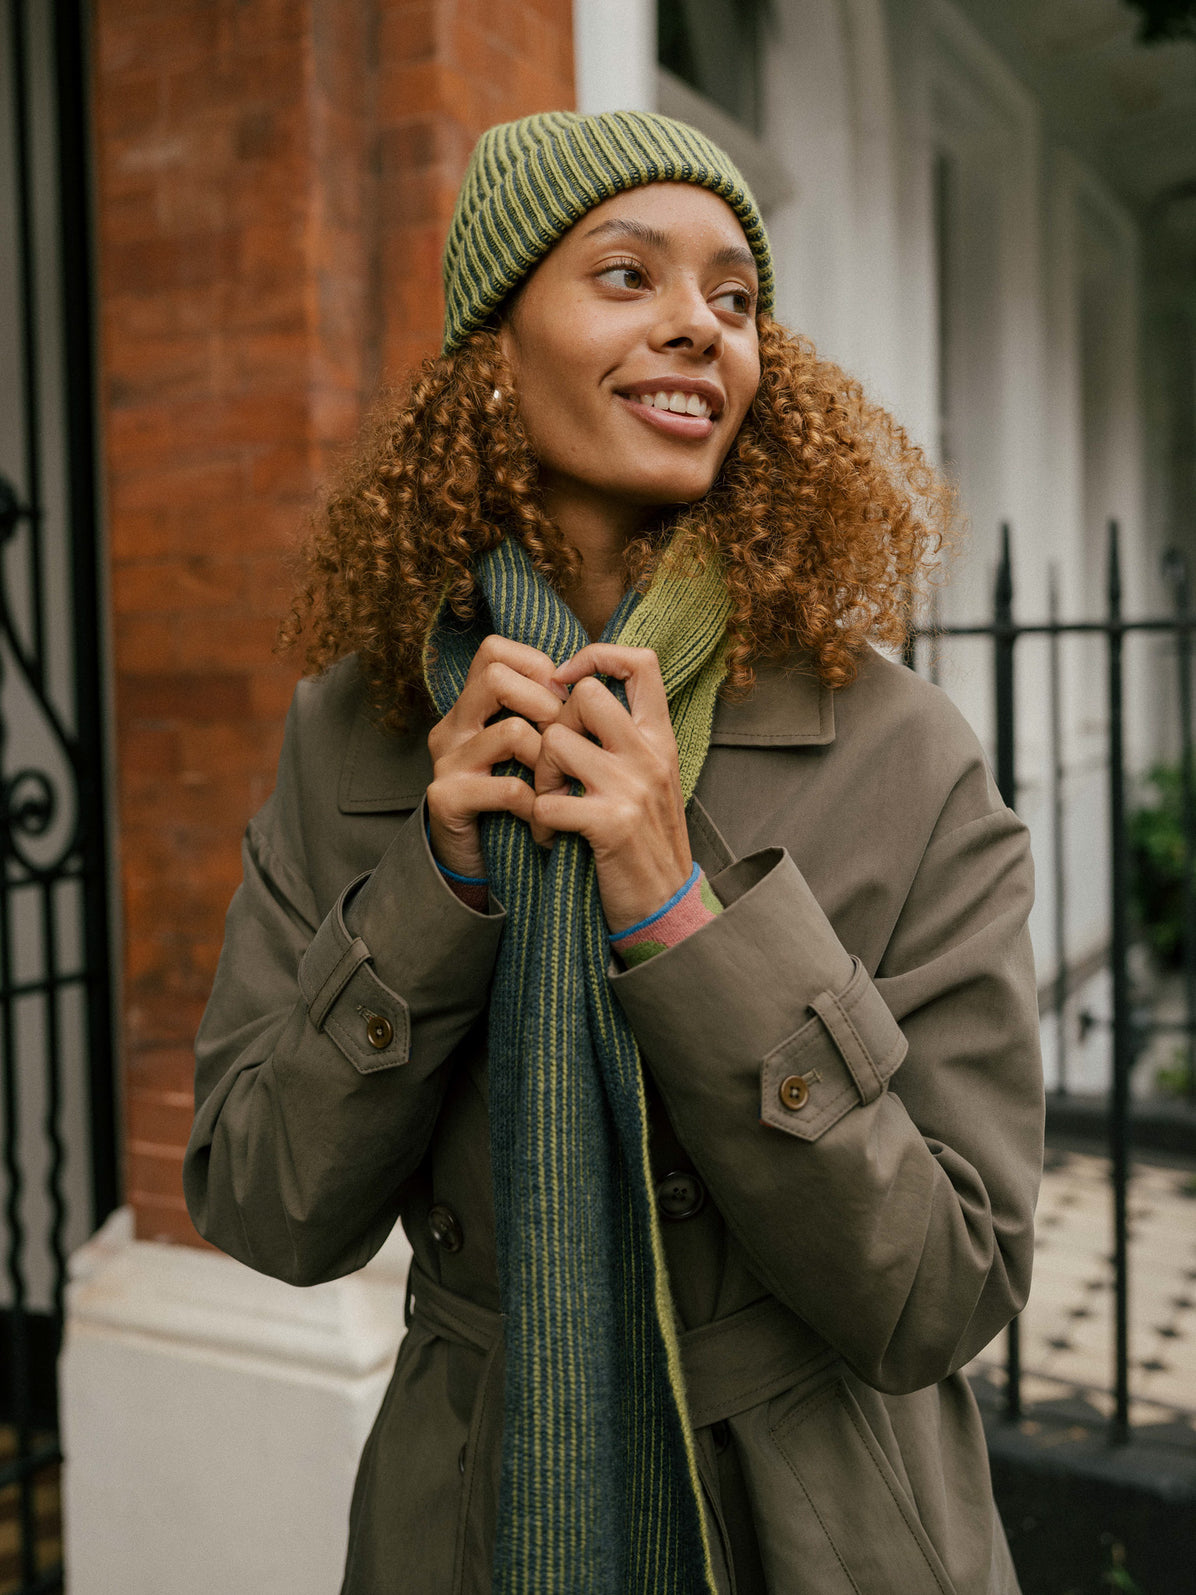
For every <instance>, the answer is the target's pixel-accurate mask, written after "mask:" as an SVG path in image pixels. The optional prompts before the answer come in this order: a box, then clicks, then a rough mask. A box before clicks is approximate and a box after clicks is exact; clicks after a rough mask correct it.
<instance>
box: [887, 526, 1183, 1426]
mask: <svg viewBox="0 0 1196 1595" xmlns="http://www.w3.org/2000/svg"><path fill="white" fill-rule="evenodd" d="M1167 573H1168V575H1169V577H1170V581H1171V586H1172V591H1173V593H1174V611H1173V613H1172V614H1170V615H1165V616H1152V617H1148V618H1127V617H1126V616H1125V615H1124V614H1123V612H1122V579H1121V556H1120V537H1119V528H1118V525H1117V523H1116V522H1115V521H1110V522H1109V525H1108V547H1107V555H1106V565H1105V599H1106V609H1105V614H1104V616H1103V617H1102V618H1101V619H1099V620H1073V621H1065V620H1061V619H1060V618H1059V602H1058V583H1057V580H1056V577H1055V573H1054V572H1052V574H1051V579H1050V582H1049V586H1048V616H1047V619H1046V620H1045V621H1037V622H1022V621H1018V620H1017V619H1016V618H1015V615H1014V600H1013V594H1014V585H1013V562H1012V555H1011V551H1010V535H1009V528H1008V526H1003V527H1002V529H1001V548H1000V556H999V560H998V566H997V573H996V580H995V583H994V589H993V610H992V618H991V620H990V621H987V622H985V623H982V624H976V625H958V626H955V625H944V626H935V627H927V628H924V629H920V630H916V631H915V632H914V633H913V634H912V635H911V637H910V639H909V642H908V644H907V648H906V654H905V659H906V663H907V664H908V665H910V666H911V668H915V669H916V668H918V666H919V662H920V651H921V649H922V648H923V647H924V646H926V645H927V644H930V645H933V646H934V647H936V648H937V647H938V645H939V643H940V641H941V640H943V639H947V638H976V639H980V640H986V639H987V640H988V641H989V642H990V643H991V649H992V654H991V670H992V687H993V728H994V735H993V751H994V761H993V762H994V775H995V777H996V781H997V785H998V787H999V788H1000V791H1001V795H1002V797H1003V798H1004V799H1005V801H1006V802H1007V803H1008V804H1009V805H1010V807H1011V808H1017V807H1018V797H1019V775H1018V769H1017V749H1018V746H1019V736H1018V730H1019V728H1018V724H1017V694H1016V691H1015V686H1016V681H1015V668H1016V662H1017V654H1018V645H1019V643H1021V642H1022V641H1023V640H1024V639H1026V638H1031V637H1038V638H1042V639H1045V641H1046V644H1047V682H1048V717H1047V727H1048V729H1047V736H1048V744H1049V746H1048V750H1047V758H1046V766H1047V785H1048V788H1049V810H1048V812H1049V826H1048V834H1049V851H1050V855H1051V857H1050V863H1049V869H1050V879H1051V881H1052V885H1053V904H1052V917H1051V935H1052V940H1053V947H1052V953H1053V958H1052V962H1053V963H1054V966H1055V972H1054V977H1053V981H1052V987H1053V999H1052V1001H1051V1002H1050V1004H1049V1008H1048V1017H1049V1018H1050V1020H1051V1022H1053V1024H1054V1027H1055V1038H1054V1039H1055V1043H1056V1086H1055V1092H1056V1094H1057V1095H1058V1096H1060V1097H1067V1095H1068V1092H1069V1089H1070V1086H1069V1078H1068V1054H1069V1027H1068V1021H1067V997H1068V980H1069V977H1068V971H1069V967H1070V966H1069V948H1068V939H1067V924H1068V913H1067V907H1068V890H1069V876H1068V871H1067V867H1066V862H1065V860H1066V847H1065V842H1066V816H1067V804H1066V802H1065V790H1064V789H1065V780H1066V775H1065V772H1066V768H1067V748H1066V745H1065V728H1064V716H1063V712H1062V690H1061V647H1060V645H1061V643H1062V641H1063V640H1064V639H1066V638H1068V637H1077V636H1088V637H1093V638H1098V639H1103V642H1104V654H1105V660H1104V666H1105V668H1104V684H1103V685H1104V710H1105V716H1104V718H1105V721H1106V728H1107V751H1106V761H1105V762H1106V768H1107V816H1108V817H1107V824H1108V836H1107V839H1106V840H1107V848H1108V879H1107V883H1106V904H1107V918H1106V928H1107V943H1106V953H1105V959H1106V962H1107V968H1108V975H1109V990H1110V1004H1109V1006H1110V1010H1111V1011H1110V1012H1109V1014H1108V1015H1106V1016H1104V1017H1099V1016H1094V1015H1093V1014H1092V1013H1090V1012H1084V1013H1081V1015H1080V1016H1079V1017H1080V1024H1081V1026H1089V1027H1091V1026H1092V1025H1094V1024H1099V1025H1101V1026H1102V1028H1106V1029H1107V1031H1108V1033H1109V1035H1110V1039H1111V1060H1110V1063H1111V1067H1110V1085H1109V1090H1108V1094H1107V1099H1106V1102H1105V1113H1104V1125H1103V1132H1104V1140H1105V1145H1106V1148H1107V1153H1108V1160H1109V1190H1110V1242H1111V1249H1110V1252H1109V1257H1110V1262H1111V1267H1112V1280H1111V1284H1112V1291H1111V1302H1112V1306H1111V1311H1112V1318H1113V1323H1112V1330H1113V1334H1112V1344H1113V1356H1112V1361H1111V1366H1110V1369H1109V1377H1110V1387H1111V1393H1112V1397H1113V1403H1112V1415H1111V1418H1110V1420H1109V1436H1110V1439H1111V1441H1112V1442H1113V1443H1114V1444H1118V1445H1122V1444H1125V1443H1126V1442H1127V1441H1128V1440H1129V1439H1130V1402H1131V1395H1132V1391H1131V1378H1130V1374H1131V1366H1132V1364H1131V1355H1130V1311H1129V1308H1130V1292H1131V1288H1132V1280H1131V1276H1130V1254H1129V1218H1128V1192H1129V1182H1130V1175H1131V1163H1132V1154H1133V1114H1132V1110H1131V1096H1130V1079H1131V1074H1132V1071H1133V1068H1134V1063H1135V1060H1136V1058H1137V1057H1138V1055H1139V1053H1140V1051H1141V1049H1142V1047H1143V1045H1144V1043H1145V1042H1146V1040H1147V1039H1148V1038H1149V1036H1150V1035H1151V1034H1152V1033H1153V1032H1155V1031H1172V1032H1175V1033H1177V1034H1179V1035H1181V1036H1182V1037H1183V1039H1184V1049H1183V1057H1184V1062H1185V1069H1184V1073H1185V1091H1186V1095H1187V1097H1188V1099H1189V1100H1190V1101H1191V1100H1196V1067H1194V1064H1193V1044H1194V1042H1196V767H1194V759H1193V728H1192V636H1193V632H1194V631H1196V613H1194V612H1193V610H1192V607H1191V596H1190V588H1189V584H1188V580H1187V574H1186V564H1185V562H1184V560H1183V559H1182V558H1181V557H1180V556H1178V555H1172V556H1169V561H1168V572H1167ZM1134 634H1154V635H1156V636H1158V637H1160V638H1162V639H1165V640H1169V641H1171V642H1172V643H1173V644H1174V653H1175V674H1174V681H1173V683H1172V685H1173V688H1174V693H1173V696H1174V702H1175V706H1176V714H1177V719H1178V726H1177V727H1176V733H1177V734H1176V737H1175V742H1176V743H1177V745H1178V747H1179V772H1180V773H1179V780H1180V785H1181V794H1182V833H1183V866H1182V880H1181V893H1182V922H1183V938H1182V941H1183V992H1184V1004H1185V1011H1184V1017H1183V1018H1182V1019H1180V1020H1163V1019H1160V1018H1156V1017H1151V1016H1148V1015H1145V1014H1144V1013H1143V1012H1142V1011H1141V1010H1140V1009H1139V1008H1138V1007H1136V1005H1135V1000H1134V992H1133V988H1132V983H1131V979H1130V948H1131V934H1132V926H1131V888H1132V882H1131V858H1130V837H1129V828H1128V822H1127V813H1126V793H1127V785H1128V784H1129V781H1130V780H1131V778H1132V777H1133V776H1134V775H1136V774H1138V773H1140V772H1137V771H1131V770H1129V769H1128V768H1127V755H1126V739H1125V659H1124V654H1125V642H1126V639H1127V637H1129V636H1131V635H1134ZM1156 685H1158V686H1160V687H1161V686H1162V685H1163V683H1157V684H1156ZM1038 864H1039V868H1040V870H1041V869H1042V865H1043V860H1042V859H1041V857H1040V858H1039V860H1038ZM1051 1009H1053V1013H1051V1012H1050V1010H1051ZM1006 1375H1007V1378H1006V1389H1005V1410H1006V1415H1007V1416H1008V1417H1009V1418H1011V1419H1016V1418H1019V1417H1020V1416H1021V1415H1022V1392H1021V1387H1022V1378H1021V1337H1020V1330H1019V1322H1018V1320H1016V1319H1015V1320H1014V1322H1013V1323H1012V1324H1011V1325H1010V1327H1009V1331H1008V1344H1007V1352H1006Z"/></svg>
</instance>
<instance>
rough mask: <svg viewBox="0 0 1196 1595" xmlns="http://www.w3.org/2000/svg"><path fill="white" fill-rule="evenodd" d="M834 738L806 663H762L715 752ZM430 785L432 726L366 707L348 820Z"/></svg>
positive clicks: (399, 802) (356, 734)
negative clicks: (387, 723) (403, 726)
mask: <svg viewBox="0 0 1196 1595" xmlns="http://www.w3.org/2000/svg"><path fill="white" fill-rule="evenodd" d="M834 739H835V705H834V694H833V693H832V692H831V691H830V689H829V688H828V687H825V686H823V684H822V683H821V682H820V681H819V680H818V679H817V677H816V676H815V675H814V674H813V672H812V670H811V669H810V667H809V666H808V665H804V666H803V664H802V662H801V661H800V660H790V661H787V662H786V663H784V664H780V665H761V666H760V667H759V668H758V670H757V673H756V685H755V687H754V688H753V689H752V692H751V694H750V695H749V696H748V697H747V698H746V699H745V700H744V701H743V702H742V703H724V702H722V701H721V700H720V702H719V703H718V705H717V706H716V708H715V711H714V728H713V730H712V732H711V736H710V745H711V747H724V748H797V747H823V746H825V745H826V744H827V743H828V742H833V741H834ZM431 779H432V760H431V757H430V756H429V754H428V745H427V727H426V726H423V727H421V726H415V727H413V728H412V729H411V730H409V731H405V732H404V733H403V734H402V735H401V736H392V735H388V734H386V733H384V732H381V731H379V730H378V728H377V727H376V726H375V725H374V724H373V722H372V720H371V718H370V715H369V711H368V708H367V706H366V705H365V703H364V702H363V703H361V704H359V706H358V709H357V717H356V720H355V722H354V725H353V731H352V734H351V736H350V738H349V746H348V748H347V749H346V752H345V759H344V763H343V765H342V766H341V775H340V785H339V789H338V794H337V801H338V804H339V807H340V809H341V812H342V813H345V814H381V813H386V812H388V811H391V810H395V809H411V808H415V807H416V805H417V804H418V803H419V802H420V800H421V799H422V798H423V795H424V790H425V788H426V787H427V785H428V782H429V781H430V780H431Z"/></svg>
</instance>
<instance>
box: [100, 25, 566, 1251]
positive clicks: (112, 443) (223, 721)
mask: <svg viewBox="0 0 1196 1595" xmlns="http://www.w3.org/2000/svg"><path fill="white" fill-rule="evenodd" d="M94 15H95V133H96V164H97V212H98V217H97V220H98V254H99V273H100V281H99V292H100V312H101V418H100V419H101V427H102V433H103V439H104V465H105V476H106V488H107V524H108V535H109V539H110V563H111V598H112V634H113V638H114V649H115V679H116V753H117V761H118V815H119V821H118V823H119V836H120V869H121V881H122V898H123V906H124V1010H123V1011H124V1050H125V1108H126V1126H127V1161H126V1189H127V1193H128V1198H129V1200H130V1202H131V1203H132V1204H133V1206H134V1208H135V1211H136V1214H137V1224H138V1233H139V1234H140V1235H141V1236H143V1237H150V1238H167V1239H172V1240H180V1241H195V1240H196V1239H197V1237H196V1236H195V1234H194V1232H193V1230H192V1229H191V1226H190V1223H189V1221H188V1219H187V1216H186V1212H185V1209H184V1206H183V1200H182V1189H181V1181H180V1168H181V1161H182V1149H183V1146H184V1145H185V1142H186V1138H187V1133H188V1130H189V1127H190V1119H191V1073H192V1062H191V1043H192V1038H193V1036H194V1033H195V1028H196V1025H197V1024H198V1021H199V1016H200V1014H201V1012H202V1010H203V1004H204V1001H205V999H206V996H207V992H208V989H209V987H210V984H211V978H212V973H213V971H214V968H215V963H216V958H217V955H218V953H219V950H220V941H221V935H222V925H223V916H224V910H225V908H226V906H227V903H228V899H229V897H230V896H231V894H232V891H233V889H234V888H235V886H236V884H237V881H238V879H239V877H240V858H239V839H240V834H241V831H242V829H243V827H244V825H245V822H246V820H247V819H248V817H249V815H250V814H251V813H252V812H253V811H254V810H255V809H256V808H257V807H258V806H259V805H260V804H261V802H262V801H263V800H264V798H265V797H266V795H267V794H268V792H269V790H270V787H271V784H272V781H273V771H274V764H275V760H276V758H277V752H278V746H279V741H280V738H281V730H282V718H283V715H284V713H285V710H286V706H287V703H288V702H289V699H290V694H291V690H292V687H293V683H294V678H295V674H296V667H295V666H294V664H293V663H292V664H289V665H284V664H280V663H279V662H277V661H275V660H274V659H273V658H272V655H271V645H272V641H273V637H274V631H275V627H276V624H277V621H278V619H279V617H280V615H281V614H282V613H283V611H284V610H285V607H286V602H287V597H288V591H289V589H288V582H287V575H286V561H287V555H288V551H289V550H290V549H291V548H292V547H293V544H294V542H295V540H296V539H297V537H298V536H299V535H300V534H301V532H302V529H303V526H304V523H305V520H306V517H307V515H308V513H309V511H310V508H311V505H312V504H313V503H314V502H315V499H316V496H317V494H318V490H319V484H320V481H321V479H322V477H323V475H324V474H325V472H326V470H327V468H328V465H329V462H330V459H331V458H332V457H333V456H334V455H335V454H336V452H337V451H339V450H340V449H342V448H343V447H344V446H345V444H346V443H348V442H349V441H350V440H351V438H352V436H353V434H354V431H355V428H356V425H357V421H358V418H359V416H360V411H361V406H362V403H363V401H364V400H365V399H366V398H368V396H369V394H370V393H371V391H372V390H373V388H374V387H375V385H376V384H377V382H378V381H379V379H380V378H381V379H385V378H388V377H393V376H395V375H397V374H398V373H399V372H401V371H402V370H403V369H405V368H406V367H407V366H409V365H410V364H411V363H412V362H414V361H416V360H418V359H419V358H421V357H422V356H423V355H424V354H426V353H427V352H429V351H430V350H431V349H433V348H434V347H435V346H436V344H437V342H438V338H439V327H440V318H441V310H442V300H441V295H440V282H439V253H440V246H441V242H442V239H443V236H444V232H445V228H446V226H447V222H448V217H449V215H450V213H451V209H452V202H453V197H454V194H455V191H456V185H457V182H458V180H459V177H460V174H461V171H462V170H463V167H464V163H465V160H466V158H467V156H468V153H469V149H470V147H471V145H472V143H473V140H474V138H475V137H476V136H477V134H478V133H479V132H480V131H481V130H482V128H484V127H486V126H488V125H489V124H490V123H491V122H494V121H499V120H504V119H506V118H509V117H514V116H519V115H523V114H525V113H526V112H528V111H533V110H540V109H544V108H547V107H551V106H562V105H569V104H571V103H572V94H573V76H572V41H571V31H570V27H571V6H570V3H569V0H253V3H252V4H250V5H244V4H242V3H240V0H96V4H95V7H94Z"/></svg>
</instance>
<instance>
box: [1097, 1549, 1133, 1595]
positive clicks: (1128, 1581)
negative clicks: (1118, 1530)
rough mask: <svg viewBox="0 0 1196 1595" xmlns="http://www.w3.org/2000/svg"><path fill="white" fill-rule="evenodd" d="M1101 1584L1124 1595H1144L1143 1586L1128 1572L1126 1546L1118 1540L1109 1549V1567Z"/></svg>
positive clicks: (1103, 1575)
mask: <svg viewBox="0 0 1196 1595" xmlns="http://www.w3.org/2000/svg"><path fill="white" fill-rule="evenodd" d="M1101 1583H1102V1584H1104V1586H1105V1587H1106V1589H1116V1590H1121V1591H1122V1595H1143V1591H1142V1586H1141V1584H1139V1583H1137V1582H1136V1581H1135V1580H1134V1579H1132V1578H1131V1577H1130V1575H1129V1574H1128V1573H1127V1572H1126V1567H1125V1546H1124V1545H1121V1544H1119V1543H1118V1542H1117V1541H1116V1540H1115V1541H1114V1542H1113V1544H1112V1545H1111V1546H1110V1547H1109V1566H1108V1567H1107V1568H1106V1570H1105V1571H1104V1573H1102V1574H1101Z"/></svg>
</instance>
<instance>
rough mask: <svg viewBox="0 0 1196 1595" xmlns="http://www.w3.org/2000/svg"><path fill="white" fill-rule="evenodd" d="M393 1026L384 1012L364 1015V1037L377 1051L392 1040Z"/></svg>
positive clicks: (388, 1044)
mask: <svg viewBox="0 0 1196 1595" xmlns="http://www.w3.org/2000/svg"><path fill="white" fill-rule="evenodd" d="M394 1034H395V1032H394V1026H393V1025H392V1024H391V1022H390V1020H389V1019H387V1018H386V1016H385V1015H384V1014H380V1013H372V1014H367V1015H366V1021H365V1039H366V1040H367V1041H368V1042H369V1044H370V1046H371V1047H374V1048H376V1049H377V1050H378V1051H379V1052H381V1051H382V1049H383V1047H389V1046H390V1044H391V1042H392V1041H393V1040H394Z"/></svg>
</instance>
